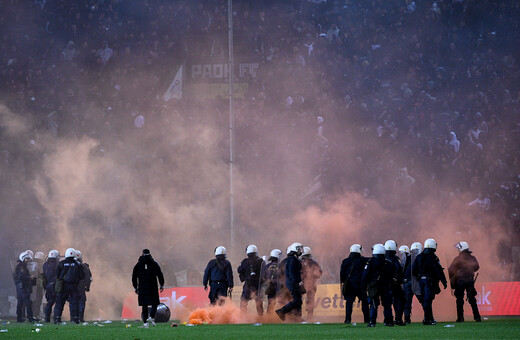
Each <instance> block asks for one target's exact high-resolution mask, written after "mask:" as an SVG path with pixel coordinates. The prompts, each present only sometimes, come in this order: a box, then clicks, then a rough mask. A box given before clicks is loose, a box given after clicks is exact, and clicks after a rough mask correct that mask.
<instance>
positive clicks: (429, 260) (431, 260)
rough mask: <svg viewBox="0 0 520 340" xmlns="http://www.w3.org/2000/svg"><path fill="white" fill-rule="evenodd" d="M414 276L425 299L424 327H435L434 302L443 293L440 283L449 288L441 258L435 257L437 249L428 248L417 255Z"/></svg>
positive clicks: (413, 269) (413, 266)
mask: <svg viewBox="0 0 520 340" xmlns="http://www.w3.org/2000/svg"><path fill="white" fill-rule="evenodd" d="M412 275H414V276H415V277H417V279H418V280H419V285H420V287H421V295H422V297H423V303H422V307H423V311H424V320H423V324H424V325H435V324H436V323H437V321H435V318H434V317H433V308H432V304H433V300H434V299H435V295H436V294H439V293H440V292H441V290H440V288H439V281H440V282H442V285H443V286H444V289H446V287H447V286H448V284H447V282H446V276H445V275H444V271H443V269H442V266H441V264H440V261H439V258H438V257H437V255H435V249H432V248H426V249H424V250H423V252H422V253H420V254H419V255H417V258H416V259H415V261H414V263H413V265H412Z"/></svg>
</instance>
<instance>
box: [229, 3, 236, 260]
mask: <svg viewBox="0 0 520 340" xmlns="http://www.w3.org/2000/svg"><path fill="white" fill-rule="evenodd" d="M228 50H229V74H228V76H229V77H228V79H229V230H230V234H231V235H230V246H231V251H233V249H235V247H234V246H235V202H234V200H235V197H234V195H235V192H234V187H233V162H234V155H233V143H234V133H235V132H234V121H235V112H234V107H233V104H234V103H233V101H234V98H233V96H234V92H233V90H234V89H233V85H234V84H233V82H234V74H233V70H234V66H235V65H234V63H233V0H228Z"/></svg>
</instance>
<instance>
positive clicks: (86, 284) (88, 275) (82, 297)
mask: <svg viewBox="0 0 520 340" xmlns="http://www.w3.org/2000/svg"><path fill="white" fill-rule="evenodd" d="M76 259H77V260H78V262H79V263H81V266H82V267H83V271H84V272H85V278H83V280H81V281H80V282H79V284H78V289H79V322H85V305H86V303H87V293H86V292H89V291H90V284H91V283H92V272H91V271H90V267H89V265H88V263H84V262H83V256H82V254H81V251H79V250H77V249H76Z"/></svg>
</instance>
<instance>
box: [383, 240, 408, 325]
mask: <svg viewBox="0 0 520 340" xmlns="http://www.w3.org/2000/svg"><path fill="white" fill-rule="evenodd" d="M385 257H386V259H387V260H388V261H390V262H392V264H393V265H394V267H395V268H394V269H395V271H394V272H395V277H394V279H393V280H392V303H393V305H394V311H395V324H396V325H399V326H404V325H405V323H404V322H403V309H404V301H405V297H404V292H403V287H402V284H403V267H402V264H401V260H400V259H399V257H398V256H397V243H395V241H394V240H388V241H386V242H385Z"/></svg>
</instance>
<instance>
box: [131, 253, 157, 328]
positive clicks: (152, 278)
mask: <svg viewBox="0 0 520 340" xmlns="http://www.w3.org/2000/svg"><path fill="white" fill-rule="evenodd" d="M157 280H159V285H160V288H158V286H157ZM132 285H133V286H134V289H135V293H136V294H137V296H138V302H139V306H141V307H142V314H141V317H142V319H143V323H144V324H143V326H142V327H145V328H147V327H148V326H155V312H157V306H158V305H159V303H160V301H159V289H160V291H161V293H162V291H163V290H164V276H163V273H162V271H161V267H160V266H159V264H158V263H157V262H155V260H154V259H153V257H152V254H150V250H148V249H144V250H143V254H142V255H141V257H139V261H137V264H136V265H135V266H134V270H133V272H132ZM148 306H152V307H151V309H150V316H149V317H148Z"/></svg>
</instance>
